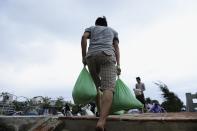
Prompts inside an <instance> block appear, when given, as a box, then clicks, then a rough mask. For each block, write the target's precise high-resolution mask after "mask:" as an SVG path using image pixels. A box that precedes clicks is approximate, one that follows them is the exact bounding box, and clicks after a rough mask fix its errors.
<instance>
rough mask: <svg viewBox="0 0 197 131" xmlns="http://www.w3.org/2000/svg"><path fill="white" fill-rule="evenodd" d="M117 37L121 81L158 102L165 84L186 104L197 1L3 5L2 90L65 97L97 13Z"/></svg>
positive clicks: (193, 65)
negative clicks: (83, 40) (139, 81)
mask: <svg viewBox="0 0 197 131" xmlns="http://www.w3.org/2000/svg"><path fill="white" fill-rule="evenodd" d="M103 15H104V16H106V17H107V20H108V25H109V26H110V27H112V28H114V29H115V30H116V31H117V32H118V33H119V39H120V45H119V46H120V53H121V69H122V75H121V79H122V80H123V81H124V82H125V83H126V84H127V85H128V87H129V88H130V89H131V90H132V89H133V88H134V85H135V82H136V81H135V77H136V76H140V77H141V79H142V81H143V82H144V83H145V85H146V91H145V96H146V97H150V98H152V99H158V100H159V101H160V102H161V101H162V97H161V91H160V90H159V88H158V87H157V86H156V85H155V84H154V82H157V81H162V82H163V83H165V84H166V85H167V86H168V88H169V90H171V91H173V92H175V93H176V94H177V95H178V96H179V97H180V98H181V99H182V101H184V102H185V93H186V92H191V93H195V92H197V51H196V50H197V46H196V44H197V24H196V23H197V1H196V0H108V1H106V0H100V1H95V0H84V1H82V0H0V92H10V93H12V94H15V95H17V96H26V97H29V98H31V97H33V96H39V95H42V96H49V97H51V98H54V99H55V98H57V97H58V96H63V97H64V98H65V99H66V100H72V89H73V86H74V84H75V81H76V79H77V77H78V75H79V73H80V71H81V70H82V68H83V64H82V62H81V47H80V41H81V35H82V34H83V32H84V29H85V28H87V27H89V26H92V25H94V22H95V19H96V18H97V17H99V16H103Z"/></svg>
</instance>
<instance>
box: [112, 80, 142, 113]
mask: <svg viewBox="0 0 197 131" xmlns="http://www.w3.org/2000/svg"><path fill="white" fill-rule="evenodd" d="M142 107H143V104H142V103H141V102H140V101H138V100H137V99H136V98H135V96H133V94H132V93H131V91H130V89H129V88H128V87H127V86H126V85H125V84H124V82H123V81H122V80H121V79H119V78H118V79H117V81H116V86H115V94H114V97H113V102H112V109H111V111H112V112H116V111H120V110H129V109H134V108H142Z"/></svg>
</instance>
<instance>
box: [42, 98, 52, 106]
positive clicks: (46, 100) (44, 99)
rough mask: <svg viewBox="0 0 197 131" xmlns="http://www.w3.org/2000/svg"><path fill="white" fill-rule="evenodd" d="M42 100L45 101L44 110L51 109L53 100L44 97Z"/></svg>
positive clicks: (43, 103)
mask: <svg viewBox="0 0 197 131" xmlns="http://www.w3.org/2000/svg"><path fill="white" fill-rule="evenodd" d="M42 100H43V102H42V107H43V108H47V107H50V100H51V98H50V97H43V98H42Z"/></svg>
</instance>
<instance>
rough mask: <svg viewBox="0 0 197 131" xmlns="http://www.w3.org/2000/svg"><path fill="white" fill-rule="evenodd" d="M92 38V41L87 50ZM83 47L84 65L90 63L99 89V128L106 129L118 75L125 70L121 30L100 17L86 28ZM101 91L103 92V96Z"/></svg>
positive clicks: (98, 129) (99, 130)
mask: <svg viewBox="0 0 197 131" xmlns="http://www.w3.org/2000/svg"><path fill="white" fill-rule="evenodd" d="M88 39H90V43H89V47H88V52H86V50H87V40H88ZM81 48H82V61H83V64H84V65H86V64H87V65H88V69H89V71H90V74H91V76H92V78H93V80H94V83H95V85H96V88H97V101H96V104H97V107H98V111H99V115H100V117H99V120H98V122H97V125H96V131H104V126H105V124H106V118H107V116H108V115H109V112H110V109H111V105H112V100H113V93H114V87H115V83H116V75H117V74H118V75H120V71H121V70H120V61H119V58H120V56H119V39H118V33H117V32H116V31H115V30H114V29H112V28H110V27H108V24H107V20H106V18H105V17H99V18H97V19H96V21H95V26H91V27H89V28H86V29H85V32H84V34H83V36H82V39H81ZM116 64H117V65H116ZM100 91H102V92H103V95H102V96H101V95H100V93H99V92H100ZM100 108H101V109H100Z"/></svg>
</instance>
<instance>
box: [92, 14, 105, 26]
mask: <svg viewBox="0 0 197 131" xmlns="http://www.w3.org/2000/svg"><path fill="white" fill-rule="evenodd" d="M95 25H100V26H107V20H106V18H105V16H103V17H98V18H97V19H96V21H95Z"/></svg>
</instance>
